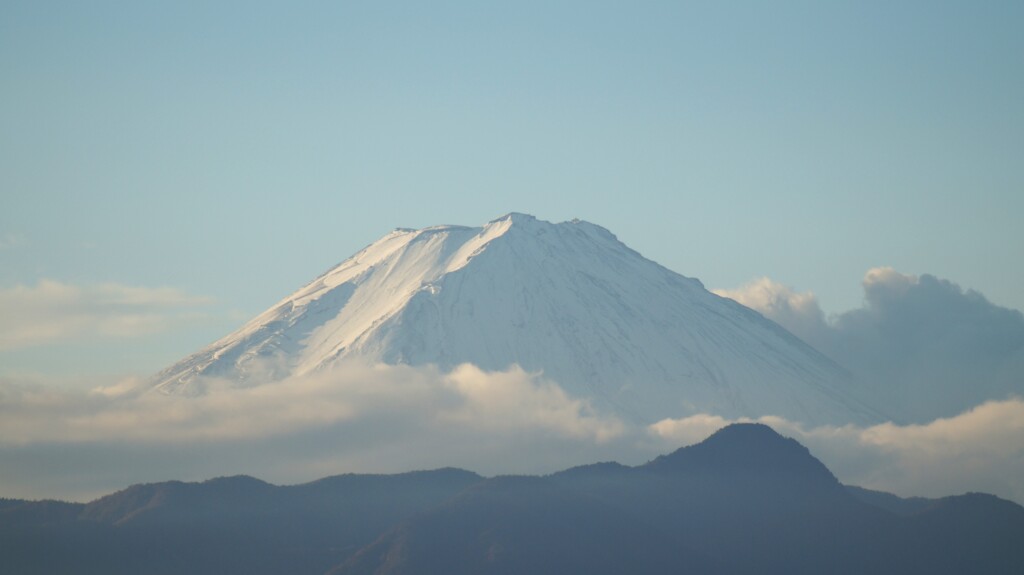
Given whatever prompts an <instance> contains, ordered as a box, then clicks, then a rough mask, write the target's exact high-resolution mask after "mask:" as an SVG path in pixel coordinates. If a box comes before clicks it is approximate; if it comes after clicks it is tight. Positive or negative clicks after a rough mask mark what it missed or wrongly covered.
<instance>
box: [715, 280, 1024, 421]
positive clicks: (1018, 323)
mask: <svg viewBox="0 0 1024 575" xmlns="http://www.w3.org/2000/svg"><path fill="white" fill-rule="evenodd" d="M863 288H864V302H865V303H864V306H863V307H861V308H858V309H854V310H851V311H847V312H845V313H841V314H838V315H836V316H833V317H831V318H828V319H827V320H826V318H825V314H824V313H823V312H822V310H821V307H820V305H819V304H818V301H817V299H816V298H815V296H814V294H813V293H809V292H803V293H801V292H797V291H795V290H793V289H792V288H790V287H788V286H785V285H782V284H779V283H777V282H774V281H772V280H770V279H767V278H761V279H759V280H756V281H754V282H751V283H750V284H748V285H746V286H744V287H742V288H739V289H736V290H717V291H716V293H718V294H719V295H722V296H725V297H730V298H733V299H735V300H736V301H738V302H740V303H742V304H744V305H746V306H748V307H751V308H753V309H756V310H757V311H759V312H761V313H762V314H764V315H765V316H766V317H768V318H770V319H772V320H774V321H776V322H778V323H779V324H781V325H782V326H783V327H785V328H786V329H788V330H790V331H791V332H793V333H794V334H796V335H797V336H799V337H800V338H802V339H804V340H805V341H807V342H808V343H810V344H811V345H813V346H814V347H816V348H817V349H819V350H820V351H822V352H823V353H825V354H826V355H828V356H830V357H832V358H833V359H835V360H836V361H838V362H839V363H841V364H843V365H845V366H846V367H848V368H850V369H851V370H853V371H854V372H855V373H857V374H858V375H859V376H860V381H859V383H858V386H857V388H856V389H855V390H854V391H855V392H859V393H860V394H861V396H862V399H863V400H865V401H867V402H869V403H873V404H875V405H877V406H879V407H880V408H883V409H884V408H885V407H888V408H889V415H890V416H892V417H894V418H895V419H896V420H897V421H901V422H904V423H910V422H915V423H923V422H927V421H931V420H932V419H935V418H938V417H951V416H953V415H956V414H958V413H960V412H962V411H963V410H965V409H968V408H970V407H972V406H975V405H978V404H980V403H982V402H984V401H987V400H1002V399H1006V398H1007V397H1009V396H1010V395H1013V394H1017V395H1024V315H1022V314H1021V312H1019V311H1017V310H1012V309H1007V308H1002V307H999V306H997V305H994V304H992V303H991V302H989V301H988V300H987V299H985V297H984V296H983V295H982V294H980V293H978V292H976V291H973V290H963V289H962V288H960V286H958V285H956V284H954V283H952V282H950V281H947V280H943V279H940V278H936V277H934V276H931V275H921V276H915V275H908V274H902V273H900V272H898V271H896V270H894V269H892V268H874V269H871V270H869V271H868V272H867V273H866V274H865V276H864V281H863Z"/></svg>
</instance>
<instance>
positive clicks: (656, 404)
mask: <svg viewBox="0 0 1024 575" xmlns="http://www.w3.org/2000/svg"><path fill="white" fill-rule="evenodd" d="M346 358H359V359H362V360H369V361H372V362H384V363H389V364H410V365H425V364H435V365H437V366H439V367H440V368H442V369H450V368H452V367H454V366H456V365H459V364H461V363H472V364H474V365H477V366H478V367H480V368H483V369H485V370H503V369H506V368H508V367H509V366H510V365H513V364H518V365H519V366H521V367H522V368H524V369H526V370H528V371H543V374H544V377H546V378H548V379H552V380H554V381H556V382H557V383H559V384H560V385H561V386H562V387H563V388H564V389H565V390H566V391H567V392H569V393H570V394H572V395H575V396H578V397H583V398H589V399H590V400H592V402H593V405H594V406H595V407H596V408H598V409H599V410H602V411H604V412H606V413H607V412H611V413H615V414H617V415H619V416H621V417H623V418H625V419H627V420H632V421H636V422H640V423H651V422H654V421H657V420H659V419H662V418H665V417H683V416H686V415H689V414H692V413H698V412H699V413H714V414H718V415H722V416H725V417H742V416H747V417H755V416H760V415H779V416H783V417H787V418H790V419H793V420H796V421H802V422H804V423H810V424H820V423H847V422H865V421H870V420H872V419H874V416H873V414H872V413H871V412H870V411H869V410H867V409H865V408H863V407H862V406H861V405H860V404H858V403H856V402H855V401H854V400H852V399H850V398H849V397H848V396H847V394H846V393H845V392H844V390H843V385H844V384H846V382H847V381H848V379H849V378H848V377H847V375H846V373H845V372H844V371H843V370H842V369H841V368H839V367H838V366H837V365H835V364H834V363H832V362H831V361H830V360H828V359H827V358H825V357H824V356H822V355H821V354H819V353H818V352H816V351H815V350H813V349H812V348H810V347H809V346H808V345H806V344H804V343H803V342H802V341H800V340H799V339H797V338H796V337H795V336H793V335H791V334H790V333H789V332H787V331H785V330H784V329H782V328H781V327H779V326H778V325H777V324H775V323H773V322H771V321H769V320H767V319H765V318H764V317H762V316H761V315H760V314H758V313H757V312H754V311H753V310H750V309H748V308H746V307H743V306H742V305H740V304H738V303H736V302H734V301H732V300H729V299H725V298H721V297H718V296H716V295H714V294H712V293H710V292H709V291H707V290H705V289H704V286H703V285H702V284H701V283H700V282H699V281H697V280H695V279H690V278H686V277H683V276H681V275H679V274H677V273H674V272H672V271H670V270H668V269H666V268H664V267H662V266H660V265H658V264H656V263H654V262H652V261H650V260H647V259H645V258H643V257H642V256H641V255H640V254H638V253H637V252H635V251H633V250H631V249H629V248H628V247H626V246H625V245H624V244H622V243H621V242H619V241H618V239H617V238H616V237H615V236H614V235H613V234H611V233H610V232H609V231H607V230H605V229H604V228H601V227H599V226H596V225H594V224H590V223H587V222H582V221H578V220H574V221H572V222H563V223H560V224H552V223H549V222H545V221H541V220H537V219H535V218H533V217H532V216H527V215H522V214H509V215H507V216H504V217H502V218H499V219H497V220H494V221H492V222H490V223H488V224H487V225H486V226H484V227H482V228H470V227H461V226H437V227H431V228H425V229H422V230H408V229H398V230H395V231H393V232H391V233H390V234H388V235H386V236H384V237H383V238H381V239H380V240H378V241H377V242H374V243H373V244H371V245H370V246H368V247H367V248H365V249H363V250H362V251H360V252H359V253H357V254H356V255H354V256H352V257H351V258H349V259H348V260H345V261H344V262H342V263H341V264H340V265H338V266H337V267H335V268H333V269H331V270H329V271H328V272H327V273H325V274H324V275H322V276H320V277H319V278H317V279H316V280H314V281H313V282H312V283H310V284H309V285H307V286H306V287H304V288H302V289H300V290H299V291H297V292H295V293H294V294H293V295H291V296H289V297H287V298H285V299H284V300H282V301H281V302H280V303H278V304H277V305H275V306H274V307H273V308H271V309H270V310H268V311H266V312H264V313H263V314H261V315H259V316H258V317H256V318H254V319H253V320H252V321H250V322H249V323H247V324H246V325H245V326H243V327H242V328H241V329H239V330H238V331H236V332H235V333H232V334H230V335H228V336H227V337H225V338H223V339H221V340H219V341H217V342H215V343H214V344H213V345H211V346H209V347H207V348H206V349H204V350H202V351H200V352H198V353H196V354H194V355H192V356H190V357H188V358H186V359H184V360H183V361H181V362H179V363H177V364H175V365H173V366H171V367H170V368H168V369H167V370H165V371H163V372H162V373H160V374H159V375H158V376H157V381H156V384H155V385H156V387H157V388H158V389H160V390H162V391H164V392H181V393H190V392H191V391H193V390H192V389H191V388H192V387H193V385H192V384H193V383H194V382H195V381H196V379H197V378H198V377H200V376H210V377H224V378H230V379H233V380H236V381H239V382H240V383H243V384H244V383H247V382H252V383H258V380H259V379H260V378H265V377H267V376H268V374H267V373H266V369H267V366H268V365H271V366H275V371H274V372H273V373H271V374H269V377H272V378H282V377H286V376H292V375H302V374H308V373H313V372H316V371H318V370H322V369H325V368H329V367H330V366H332V365H334V364H336V363H337V362H339V361H342V360H344V359H346Z"/></svg>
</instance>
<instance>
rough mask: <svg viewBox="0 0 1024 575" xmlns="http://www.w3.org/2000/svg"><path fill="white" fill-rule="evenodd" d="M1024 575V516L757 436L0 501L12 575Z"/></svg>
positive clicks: (722, 435) (2, 556)
mask: <svg viewBox="0 0 1024 575" xmlns="http://www.w3.org/2000/svg"><path fill="white" fill-rule="evenodd" d="M965 572H977V573H982V572H983V573H1007V574H1010V573H1012V574H1019V573H1024V508H1021V507H1020V506H1019V505H1017V504H1015V503H1012V502H1009V501H1005V500H1001V499H998V498H996V497H993V496H990V495H982V494H967V495H962V496H956V497H947V498H942V499H934V500H929V499H923V498H913V499H901V498H899V497H896V496H894V495H890V494H886V493H880V492H875V491H868V490H864V489H859V488H852V487H847V486H843V485H841V484H840V483H839V481H838V480H837V479H836V478H835V477H834V476H833V475H832V473H831V472H829V470H828V469H827V468H826V467H825V466H824V465H822V463H821V462H820V461H818V460H817V459H815V458H814V457H813V456H812V455H811V454H810V453H809V452H808V450H807V449H806V448H805V447H803V446H802V445H800V444H799V443H797V442H796V441H794V440H792V439H786V438H783V437H781V436H779V435H778V434H777V433H775V432H774V431H772V430H771V429H770V428H768V427H766V426H764V425H758V424H738V425H732V426H729V427H726V428H724V429H722V430H720V431H719V432H717V433H716V434H714V435H712V436H711V437H709V438H708V439H707V440H705V441H703V442H701V443H699V444H697V445H693V446H689V447H684V448H682V449H679V450H677V451H675V452H674V453H671V454H668V455H664V456H661V457H658V458H656V459H654V460H653V461H651V462H649V463H647V464H644V465H640V466H636V467H628V466H624V465H619V464H616V463H600V464H593V465H587V466H582V467H575V468H572V469H568V470H566V471H563V472H560V473H556V474H553V475H550V476H547V477H518V476H516V477H496V478H491V479H484V478H482V477H480V476H478V475H476V474H474V473H471V472H468V471H462V470H456V469H442V470H436V471H422V472H413V473H406V474H399V475H343V476H337V477H329V478H326V479H322V480H320V481H316V482H313V483H308V484H304V485H296V486H285V487H279V486H274V485H270V484H267V483H264V482H262V481H259V480H257V479H253V478H251V477H227V478H219V479H214V480H210V481H206V482H203V483H182V482H166V483H157V484H148V485H135V486H132V487H129V488H128V489H125V490H123V491H120V492H117V493H114V494H112V495H109V496H106V497H103V498H100V499H98V500H96V501H93V502H91V503H89V504H85V505H82V504H71V503H61V502H54V501H41V502H28V501H16V500H0V573H12V574H26V575H30V574H35V573H40V574H42V573H47V574H50V573H76V574H90V573H104V574H113V575H116V574H120V573H124V574H129V573H131V574H164V573H166V574H172V573H190V574H205V573H210V574H213V573H217V574H233V573H239V574H242V573H245V574H271V573H282V574H284V573H287V574H316V575H322V574H324V573H331V574H332V575H371V574H373V575H414V574H426V573H445V574H449V575H451V574H459V573H466V574H469V573H474V574H476V573H494V574H506V573H507V574H513V573H531V574H545V573H551V574H555V573H559V574H562V573H589V574H594V573H609V574H611V573H635V574H644V573H650V574H656V573H657V574H660V573H787V574H790V573H851V574H852V573H928V574H943V573H950V574H952V573H965Z"/></svg>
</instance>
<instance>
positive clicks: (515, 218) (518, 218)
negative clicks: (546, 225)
mask: <svg viewBox="0 0 1024 575" xmlns="http://www.w3.org/2000/svg"><path fill="white" fill-rule="evenodd" d="M506 221H507V222H512V223H515V224H527V223H531V222H536V221H537V218H536V216H532V215H530V214H524V213H521V212H509V213H507V214H505V215H503V216H501V217H498V218H495V219H493V220H491V221H490V222H488V223H491V224H495V223H498V222H506Z"/></svg>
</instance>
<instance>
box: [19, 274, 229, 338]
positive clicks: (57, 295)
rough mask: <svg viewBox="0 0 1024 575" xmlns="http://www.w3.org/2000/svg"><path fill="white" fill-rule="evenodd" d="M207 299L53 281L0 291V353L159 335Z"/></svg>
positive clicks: (160, 290)
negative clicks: (54, 345)
mask: <svg viewBox="0 0 1024 575" xmlns="http://www.w3.org/2000/svg"><path fill="white" fill-rule="evenodd" d="M210 303H212V300H211V299H210V298H207V297H202V296H195V295H190V294H187V293H184V292H182V291H181V290H178V289H175V288H167V287H163V288H148V287H137V286H126V285H121V284H114V283H104V284H97V285H91V286H77V285H73V284H67V283H62V282H58V281H54V280H47V279H44V280H40V281H39V282H38V283H36V284H35V285H17V286H14V287H11V288H7V289H0V351H4V350H12V349H24V348H29V347H35V346H40V345H47V344H52V343H55V342H63V341H68V340H75V339H87V338H97V337H100V338H122V339H123V338H129V337H135V336H139V335H149V334H153V333H159V332H162V331H165V330H167V329H169V328H170V327H172V326H174V325H175V324H178V323H181V322H185V321H188V320H189V319H190V318H194V316H195V314H196V313H197V312H196V310H197V308H201V307H203V306H206V305H209V304H210Z"/></svg>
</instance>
